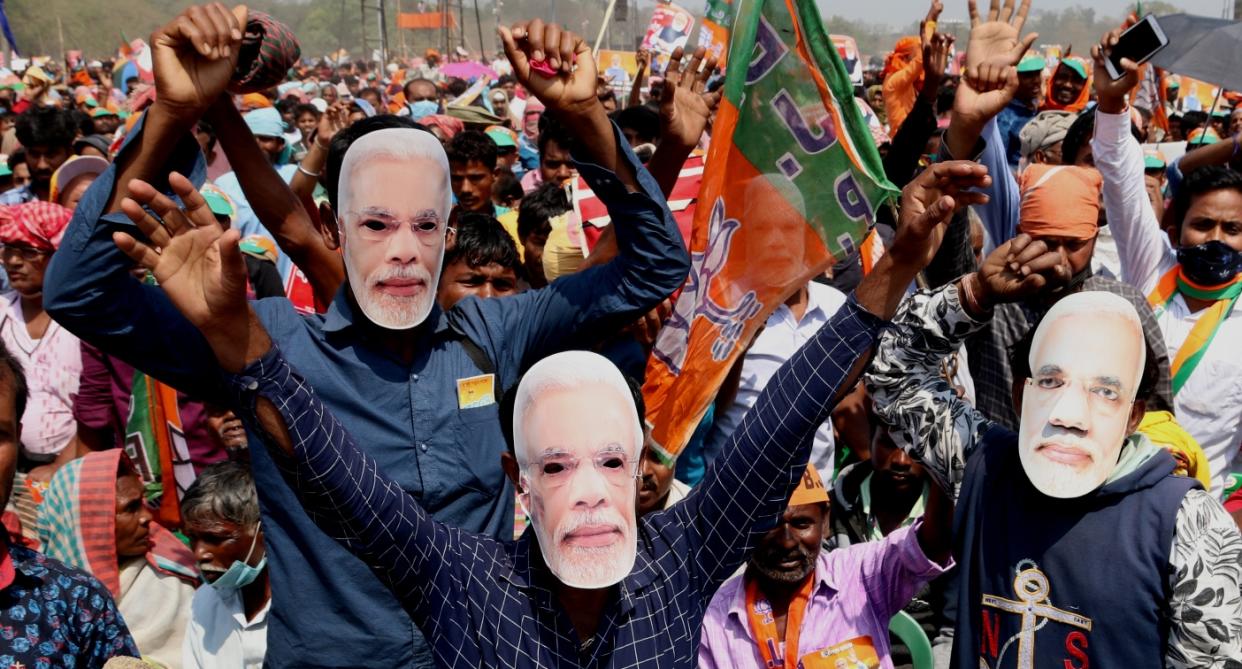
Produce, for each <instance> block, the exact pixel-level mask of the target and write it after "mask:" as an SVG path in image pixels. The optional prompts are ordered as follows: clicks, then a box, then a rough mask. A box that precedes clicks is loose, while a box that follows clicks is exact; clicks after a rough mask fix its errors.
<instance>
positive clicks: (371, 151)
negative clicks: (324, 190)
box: [337, 128, 452, 330]
mask: <svg viewBox="0 0 1242 669" xmlns="http://www.w3.org/2000/svg"><path fill="white" fill-rule="evenodd" d="M340 189H341V191H340V197H339V198H338V202H339V204H340V212H339V213H338V216H337V220H338V222H339V226H340V233H341V250H342V252H343V254H344V256H345V275H346V277H347V278H348V279H349V287H350V290H351V291H352V292H353V296H354V299H355V300H356V301H357V303H358V307H359V308H360V309H361V310H362V313H363V314H365V315H366V317H367V318H368V319H370V320H371V321H372V322H373V323H375V324H376V325H379V326H380V327H384V328H388V329H390V330H408V329H410V328H413V327H416V326H418V325H419V324H420V323H422V322H423V321H424V320H426V318H427V315H428V314H429V313H431V308H432V306H434V304H435V297H436V286H437V284H438V283H439V282H440V270H441V267H442V265H443V263H444V236H445V228H446V225H447V221H448V215H449V209H450V207H451V206H452V191H451V190H450V189H449V178H448V158H447V157H446V156H445V154H444V147H442V146H441V145H440V142H439V141H437V140H436V138H435V136H433V135H432V134H431V133H428V132H424V131H422V130H415V129H412V128H386V129H384V130H377V131H375V132H372V133H370V134H367V135H364V136H362V137H361V138H359V139H358V140H357V141H355V142H354V143H353V144H352V145H351V146H350V147H349V150H348V151H347V152H346V153H345V159H344V160H343V161H342V162H341V179H340Z"/></svg>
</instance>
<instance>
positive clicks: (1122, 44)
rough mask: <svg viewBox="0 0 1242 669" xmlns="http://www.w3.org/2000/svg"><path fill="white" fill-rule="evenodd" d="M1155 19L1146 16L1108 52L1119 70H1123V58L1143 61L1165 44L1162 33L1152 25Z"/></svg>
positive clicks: (1126, 32) (1137, 61)
mask: <svg viewBox="0 0 1242 669" xmlns="http://www.w3.org/2000/svg"><path fill="white" fill-rule="evenodd" d="M1154 21H1155V19H1153V18H1151V17H1148V18H1145V19H1143V20H1142V21H1139V22H1138V23H1136V24H1134V26H1133V27H1131V28H1130V29H1129V30H1127V31H1125V32H1124V33H1122V34H1121V37H1119V38H1117V44H1116V45H1114V46H1113V48H1112V49H1111V50H1109V52H1108V59H1109V60H1110V61H1112V63H1113V67H1114V68H1116V69H1117V71H1118V72H1121V71H1123V68H1122V67H1121V59H1122V58H1129V59H1130V60H1132V61H1134V62H1136V63H1141V62H1143V61H1144V60H1146V59H1148V58H1150V57H1151V56H1152V54H1154V53H1156V52H1157V51H1159V50H1160V48H1161V47H1163V46H1164V44H1163V43H1162V42H1161V40H1160V35H1158V34H1156V29H1155V28H1154V27H1153V25H1152V24H1153V22H1154Z"/></svg>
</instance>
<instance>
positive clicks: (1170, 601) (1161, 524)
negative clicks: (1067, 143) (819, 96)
mask: <svg viewBox="0 0 1242 669" xmlns="http://www.w3.org/2000/svg"><path fill="white" fill-rule="evenodd" d="M1069 276H1070V270H1069V267H1068V263H1067V262H1066V261H1065V259H1064V257H1063V256H1062V255H1061V254H1060V253H1059V252H1056V251H1049V249H1048V247H1047V245H1045V244H1044V243H1043V242H1042V241H1034V242H1032V241H1031V240H1030V238H1029V237H1027V236H1025V235H1020V236H1019V237H1017V238H1015V239H1014V240H1013V241H1012V242H1010V243H1007V244H1005V245H1004V246H1002V247H1000V248H999V249H997V250H996V251H995V252H994V253H993V254H992V255H991V256H989V257H988V258H987V259H986V260H985V261H984V264H983V267H982V269H981V270H979V272H977V273H973V274H968V275H966V276H965V277H963V278H962V279H960V280H959V281H957V282H954V283H952V284H950V285H948V286H945V287H943V288H940V289H937V290H935V291H933V292H920V293H916V294H915V295H914V296H913V297H912V298H911V299H910V300H909V301H908V303H907V304H906V305H904V306H903V307H902V309H901V311H900V313H899V314H898V315H897V317H896V318H895V319H894V328H892V329H891V330H890V331H889V332H887V333H886V334H885V335H883V336H882V338H881V342H880V345H879V350H878V351H877V354H876V359H875V361H874V362H873V363H872V367H871V369H870V370H869V372H868V374H867V377H866V381H867V389H868V390H869V391H870V392H871V395H872V400H873V402H874V405H873V406H874V409H875V412H876V415H877V416H878V417H879V418H880V419H881V420H882V421H883V422H884V423H886V424H887V426H888V428H889V434H890V436H891V437H892V438H893V441H894V443H896V444H897V445H898V446H899V447H901V448H902V449H903V450H906V451H907V452H908V453H909V454H910V455H911V456H912V457H914V458H915V459H917V460H919V461H920V462H921V463H922V464H923V465H924V467H925V468H926V469H927V471H928V472H929V473H930V474H931V475H932V477H933V478H934V479H936V480H937V481H938V482H939V483H940V484H941V485H945V486H955V487H956V486H960V493H959V495H958V499H957V513H958V516H957V522H956V523H955V529H956V532H957V536H956V538H955V542H956V545H957V547H956V550H955V551H954V554H955V556H956V557H957V558H958V565H959V568H960V570H961V578H962V583H961V586H960V588H959V593H958V625H957V630H956V634H955V639H954V640H955V646H954V655H953V657H954V660H953V665H952V666H954V667H956V668H957V669H967V668H968V667H969V668H971V669H973V668H975V667H979V666H983V665H986V666H993V667H1011V666H1018V667H1042V666H1053V665H1056V666H1060V665H1061V664H1062V663H1064V664H1065V665H1066V666H1087V665H1089V664H1090V665H1095V666H1126V667H1131V666H1133V667H1140V666H1152V667H1156V666H1163V667H1177V668H1183V667H1184V668H1186V669H1189V668H1191V667H1206V666H1220V663H1221V662H1222V661H1224V660H1226V659H1227V658H1229V659H1232V658H1237V657H1239V656H1240V655H1242V642H1240V641H1239V640H1238V638H1237V636H1236V635H1229V634H1227V633H1220V634H1215V633H1213V632H1212V630H1226V629H1229V627H1230V625H1234V624H1235V623H1236V621H1237V620H1238V619H1239V616H1242V591H1240V582H1242V574H1240V573H1239V564H1238V559H1237V555H1238V551H1240V550H1242V537H1240V536H1239V534H1238V529H1237V527H1236V525H1234V523H1233V521H1232V519H1231V518H1230V517H1229V516H1228V514H1226V513H1225V511H1224V509H1223V508H1222V507H1221V506H1220V504H1219V503H1218V502H1217V501H1215V500H1214V499H1213V498H1212V497H1210V496H1209V494H1208V493H1207V492H1206V491H1204V490H1202V489H1201V488H1200V486H1199V484H1198V482H1197V481H1195V480H1194V479H1189V478H1184V477H1179V476H1175V475H1174V474H1173V472H1174V469H1175V467H1176V463H1175V461H1174V460H1173V458H1172V457H1171V456H1170V455H1169V454H1168V453H1167V452H1165V451H1164V450H1163V449H1161V448H1160V447H1159V446H1157V445H1156V444H1154V443H1152V442H1151V441H1150V440H1149V439H1148V438H1147V437H1146V436H1145V435H1143V434H1141V433H1135V432H1134V431H1135V430H1136V429H1137V426H1138V424H1139V421H1140V419H1141V418H1142V416H1143V411H1144V408H1145V407H1144V402H1143V401H1142V400H1141V399H1140V400H1136V399H1135V398H1136V397H1140V396H1142V395H1143V393H1144V389H1145V388H1146V387H1147V386H1149V385H1150V384H1151V383H1152V382H1153V381H1154V378H1155V373H1154V370H1152V369H1151V368H1150V365H1147V364H1146V363H1149V362H1150V361H1148V360H1146V353H1145V346H1144V341H1143V334H1142V326H1141V324H1140V322H1139V318H1138V315H1137V313H1136V311H1135V309H1134V307H1133V305H1131V304H1130V303H1129V301H1127V300H1126V299H1125V298H1123V297H1120V296H1117V295H1114V294H1111V293H1106V292H1097V291H1083V292H1079V293H1075V294H1073V295H1069V296H1067V297H1064V298H1062V299H1061V300H1059V301H1058V302H1057V303H1056V305H1054V306H1053V307H1052V308H1051V309H1050V310H1049V311H1048V312H1047V314H1046V315H1045V316H1044V317H1043V319H1042V320H1041V321H1040V323H1039V325H1038V326H1037V328H1036V330H1035V333H1034V335H1033V336H1032V338H1031V347H1030V353H1029V355H1028V356H1027V362H1028V363H1029V367H1030V371H1029V377H1030V378H1029V379H1027V380H1026V381H1025V382H1024V383H1023V384H1022V385H1021V386H1020V391H1021V392H1020V397H1018V398H1016V401H1017V402H1018V403H1020V404H1021V407H1022V418H1021V424H1020V426H1019V429H1018V431H1017V432H1016V433H1015V432H1013V431H1010V430H1007V429H1005V428H1004V427H1001V426H999V425H997V424H996V423H993V422H991V421H989V420H987V419H985V418H984V417H983V416H982V415H981V414H980V412H978V411H977V410H975V409H974V408H973V407H971V406H969V405H968V404H966V403H965V402H964V401H962V400H961V399H960V398H958V397H957V395H956V393H955V392H954V391H953V389H952V388H951V387H950V386H949V384H948V383H947V382H945V381H944V380H943V379H941V378H940V374H939V369H940V361H941V360H943V358H944V357H945V356H946V355H948V354H950V353H952V352H953V351H955V350H957V347H958V346H959V345H960V343H961V341H962V340H963V339H964V338H965V337H967V336H969V335H970V334H971V333H972V332H974V331H976V330H978V329H979V328H981V327H983V326H984V325H985V324H986V323H987V321H988V320H990V319H991V318H992V311H993V308H994V307H995V306H996V305H998V304H1000V303H1005V302H1013V301H1016V300H1020V299H1023V298H1025V297H1028V296H1030V295H1031V294H1032V293H1035V292H1038V291H1044V290H1047V289H1048V288H1049V287H1051V286H1053V285H1056V284H1058V283H1061V282H1063V281H1064V280H1066V279H1067V278H1068V277H1069ZM1019 371H1021V372H1025V371H1026V370H1020V368H1018V367H1015V373H1018V372H1019ZM1097 565H1107V568H1104V569H1100V568H1098V566H1097ZM1006 655H1008V660H1007V661H1006V659H1005V656H1006Z"/></svg>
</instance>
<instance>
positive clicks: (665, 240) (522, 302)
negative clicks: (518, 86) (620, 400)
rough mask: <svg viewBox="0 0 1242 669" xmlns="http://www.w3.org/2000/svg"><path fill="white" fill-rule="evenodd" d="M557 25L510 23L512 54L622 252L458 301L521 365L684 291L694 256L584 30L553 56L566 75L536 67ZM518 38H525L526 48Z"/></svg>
mask: <svg viewBox="0 0 1242 669" xmlns="http://www.w3.org/2000/svg"><path fill="white" fill-rule="evenodd" d="M554 30H555V31H558V32H559V29H558V28H556V27H555V26H546V27H545V26H543V25H542V24H537V23H536V22H532V23H531V24H530V26H529V27H526V26H518V27H517V28H515V29H514V30H513V31H509V30H508V29H502V35H503V36H504V41H505V50H506V53H508V55H509V59H510V61H511V62H512V63H513V66H514V72H515V73H516V75H517V77H518V79H519V81H521V82H522V83H523V85H525V86H527V88H528V89H529V90H531V91H532V92H533V93H535V94H536V95H537V96H539V99H540V100H542V101H543V102H544V104H545V105H546V106H547V108H548V111H549V112H551V113H554V114H556V116H557V118H558V120H560V121H561V122H562V123H563V124H565V125H567V126H569V127H570V128H571V130H572V131H573V133H574V135H575V137H576V139H577V140H578V145H579V147H580V148H579V149H576V153H575V158H576V159H577V163H578V170H579V173H580V174H581V175H582V177H583V178H584V179H586V181H587V183H588V184H590V186H591V189H592V190H593V191H594V192H595V194H596V195H597V196H598V197H599V198H600V199H601V200H602V201H603V202H604V204H605V205H606V206H607V208H608V213H609V215H610V216H611V218H612V224H611V225H610V226H609V227H611V228H614V229H615V234H616V237H617V248H618V254H617V256H616V258H614V259H613V260H612V261H611V262H608V263H606V264H604V265H602V266H599V267H594V268H591V269H589V270H586V271H581V272H578V273H575V274H572V275H569V276H567V277H564V278H561V279H558V280H557V281H555V282H553V283H552V284H551V285H550V286H548V287H546V288H543V289H540V290H537V291H530V292H527V293H525V294H522V295H519V296H516V297H512V298H503V299H499V300H463V301H462V302H460V303H458V306H457V307H455V308H454V311H455V312H458V313H465V312H467V311H470V310H474V311H475V312H478V313H479V315H480V316H481V318H469V319H462V325H463V326H464V327H466V328H467V329H469V328H471V327H480V328H485V329H486V330H485V331H483V330H480V331H477V332H475V331H471V332H467V334H468V335H469V336H471V338H472V339H474V340H475V341H476V342H478V343H479V344H480V345H481V346H484V348H488V347H489V346H490V347H491V348H492V350H493V351H494V352H495V353H496V355H497V356H510V357H511V358H512V359H511V360H510V362H511V363H513V364H514V365H516V366H518V367H526V366H528V365H530V364H532V363H533V362H534V361H536V360H538V359H540V358H542V357H544V356H546V355H548V354H549V353H552V352H556V351H560V350H564V349H566V348H574V347H582V346H588V345H590V344H591V343H593V342H596V341H599V340H601V339H602V338H604V337H606V336H611V335H614V334H616V332H617V331H618V330H619V329H621V328H622V327H624V326H626V325H628V324H630V323H631V322H633V321H634V320H635V319H637V318H638V317H639V316H640V315H642V314H644V313H646V312H648V311H650V310H651V309H653V308H654V307H655V306H656V305H658V304H659V303H660V302H662V301H663V300H664V299H665V298H667V297H668V296H669V295H671V294H672V293H673V292H674V291H675V290H677V289H678V288H679V287H681V285H682V283H683V282H684V281H685V279H686V274H687V272H689V269H690V258H689V254H688V253H687V252H686V249H685V246H684V245H683V243H682V241H681V235H680V233H679V232H678V230H677V225H676V222H675V221H674V220H673V216H672V213H671V212H669V210H668V206H667V204H666V202H665V200H664V196H663V195H662V194H661V193H660V189H659V186H658V185H656V183H655V180H654V179H652V177H651V174H650V173H648V172H647V171H646V170H645V169H643V167H642V166H641V165H640V164H639V163H638V161H637V159H636V158H635V157H634V153H633V152H632V151H630V149H629V145H628V144H627V143H626V142H625V140H624V138H623V137H622V136H621V133H620V131H619V130H618V129H617V128H616V126H615V125H613V124H612V123H611V122H610V121H609V120H608V117H607V115H606V114H605V113H604V109H603V107H602V106H601V105H600V104H599V100H598V98H597V97H596V96H595V84H594V76H595V71H594V68H595V65H594V61H593V60H592V59H591V55H590V49H589V47H587V46H586V45H585V44H583V43H582V41H581V39H579V38H577V37H576V36H572V35H571V36H569V37H566V38H560V37H557V39H556V41H557V42H558V43H560V44H562V45H565V46H567V47H569V46H570V45H571V44H572V46H571V47H570V48H565V49H564V50H563V51H562V52H561V53H559V54H558V55H551V56H549V57H548V60H549V61H550V62H552V63H553V66H554V67H556V66H557V64H559V65H560V70H561V71H560V73H558V74H557V75H556V76H555V77H545V76H543V75H541V74H537V73H533V72H532V71H531V67H530V61H531V60H533V59H534V58H533V56H534V54H536V53H538V54H539V55H541V56H542V55H545V54H543V53H542V48H543V47H542V44H543V43H544V42H546V43H551V42H552V41H553V40H552V39H551V36H552V35H553V34H554V33H553V31H554ZM536 32H539V33H541V34H542V37H541V38H540V43H539V44H536V42H535V40H534V35H535V33H536ZM518 35H522V36H523V37H522V38H521V39H520V42H521V44H520V45H519V37H518ZM528 54H529V55H528ZM573 57H576V58H577V59H578V61H577V62H578V67H577V69H576V70H574V71H573V72H572V73H566V71H565V68H566V67H568V64H567V63H568V59H570V58H573ZM584 77H589V79H585V78H584ZM580 78H583V79H582V80H581V81H580ZM470 323H475V324H478V323H482V325H470ZM494 359H499V358H494Z"/></svg>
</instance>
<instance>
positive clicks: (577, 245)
mask: <svg viewBox="0 0 1242 669" xmlns="http://www.w3.org/2000/svg"><path fill="white" fill-rule="evenodd" d="M548 223H549V224H550V225H551V227H552V229H551V230H550V231H549V232H548V240H547V242H545V243H544V245H543V274H544V276H545V277H547V279H548V282H549V283H551V282H553V281H555V280H556V279H557V278H559V277H562V276H565V275H567V274H573V273H575V272H577V271H578V268H579V267H580V266H581V265H582V262H583V261H584V260H586V257H587V253H586V241H585V239H583V236H582V222H581V221H580V220H579V219H578V216H577V215H576V214H574V212H572V211H568V212H565V213H564V214H561V215H560V216H554V217H553V218H551V219H549V220H548Z"/></svg>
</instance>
